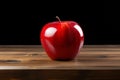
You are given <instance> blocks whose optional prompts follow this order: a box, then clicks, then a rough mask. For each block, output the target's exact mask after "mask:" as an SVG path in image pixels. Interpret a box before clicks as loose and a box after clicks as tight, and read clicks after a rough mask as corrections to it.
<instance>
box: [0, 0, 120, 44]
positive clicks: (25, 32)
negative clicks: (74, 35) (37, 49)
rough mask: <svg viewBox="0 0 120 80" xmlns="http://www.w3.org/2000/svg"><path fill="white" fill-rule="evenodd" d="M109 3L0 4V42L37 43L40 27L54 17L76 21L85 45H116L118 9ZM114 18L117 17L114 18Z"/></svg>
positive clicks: (117, 38)
mask: <svg viewBox="0 0 120 80" xmlns="http://www.w3.org/2000/svg"><path fill="white" fill-rule="evenodd" d="M113 4H114V3H113V2H95V1H93V2H92V1H85V2H80V1H79V2H74V1H69V2H67V1H66V2H63V1H56V2H55V1H54V2H47V3H46V2H39V3H38V4H33V3H31V4H29V3H24V4H23V3H22V4H21V3H15V4H9V3H8V4H6V3H5V5H4V6H2V7H1V15H0V20H1V21H0V45H40V44H41V43H40V39H39V35H40V31H41V29H42V27H43V26H44V25H45V24H46V23H48V22H52V21H56V20H57V19H56V18H55V16H59V17H60V19H61V20H73V21H76V22H78V23H79V24H80V25H81V27H82V29H83V31H84V35H85V44H120V37H119V36H120V31H119V17H118V15H119V13H118V12H119V11H117V9H118V7H117V4H114V5H116V6H113ZM116 18H117V19H118V20H117V19H116Z"/></svg>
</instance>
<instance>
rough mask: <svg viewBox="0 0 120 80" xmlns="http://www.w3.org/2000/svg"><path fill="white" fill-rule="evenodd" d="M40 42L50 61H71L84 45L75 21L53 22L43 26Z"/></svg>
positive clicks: (82, 35) (82, 36)
mask: <svg viewBox="0 0 120 80" xmlns="http://www.w3.org/2000/svg"><path fill="white" fill-rule="evenodd" d="M40 40H41V44H42V46H43V48H44V49H45V51H46V53H47V55H48V56H49V57H50V58H51V59H52V60H73V59H74V58H75V57H76V56H77V54H78V53H79V51H80V49H81V48H82V46H83V43H84V34H83V30H82V29H81V27H80V25H79V24H78V23H77V22H75V21H60V20H59V21H55V22H49V23H47V24H46V25H44V26H43V28H42V31H41V32H40Z"/></svg>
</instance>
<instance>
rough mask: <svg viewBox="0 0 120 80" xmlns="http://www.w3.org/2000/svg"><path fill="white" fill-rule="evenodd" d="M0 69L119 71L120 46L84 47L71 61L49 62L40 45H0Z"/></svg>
mask: <svg viewBox="0 0 120 80" xmlns="http://www.w3.org/2000/svg"><path fill="white" fill-rule="evenodd" d="M0 69H1V70H4V69H5V70H7V69H8V70H9V69H12V70H13V69H22V70H23V69H32V70H33V69H57V70H59V69H68V70H69V69H73V70H111V69H113V70H119V69H120V45H84V46H83V48H82V49H81V51H80V52H79V54H78V55H77V57H76V58H75V60H72V61H53V60H51V59H50V58H49V57H48V56H47V54H46V52H45V51H44V49H43V48H42V46H41V45H1V46H0Z"/></svg>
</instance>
